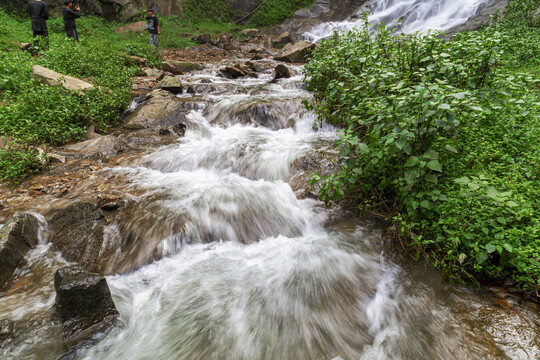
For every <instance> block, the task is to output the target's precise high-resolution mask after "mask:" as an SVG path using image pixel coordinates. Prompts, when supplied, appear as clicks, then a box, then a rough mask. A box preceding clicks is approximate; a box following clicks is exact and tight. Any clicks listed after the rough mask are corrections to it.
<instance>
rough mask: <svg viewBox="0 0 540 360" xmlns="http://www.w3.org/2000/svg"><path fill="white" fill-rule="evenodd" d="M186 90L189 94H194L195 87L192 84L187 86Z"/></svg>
mask: <svg viewBox="0 0 540 360" xmlns="http://www.w3.org/2000/svg"><path fill="white" fill-rule="evenodd" d="M186 92H187V93H188V94H191V95H195V89H194V88H193V87H192V86H188V88H187V90H186Z"/></svg>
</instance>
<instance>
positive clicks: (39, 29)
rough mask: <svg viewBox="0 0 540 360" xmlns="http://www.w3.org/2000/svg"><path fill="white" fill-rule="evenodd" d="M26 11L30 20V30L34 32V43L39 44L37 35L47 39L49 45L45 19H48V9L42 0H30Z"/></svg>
mask: <svg viewBox="0 0 540 360" xmlns="http://www.w3.org/2000/svg"><path fill="white" fill-rule="evenodd" d="M28 13H29V14H30V19H31V20H32V32H33V33H34V39H35V40H34V45H38V44H39V40H38V39H36V38H37V37H38V36H42V37H44V38H45V39H46V40H47V46H48V45H49V31H48V30H47V20H48V19H49V9H48V8H47V4H45V3H44V2H43V0H30V2H29V3H28Z"/></svg>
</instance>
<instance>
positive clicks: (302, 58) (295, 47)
mask: <svg viewBox="0 0 540 360" xmlns="http://www.w3.org/2000/svg"><path fill="white" fill-rule="evenodd" d="M313 49H315V44H312V43H310V42H307V41H299V42H297V43H296V44H287V45H285V47H284V48H283V51H282V52H281V53H280V54H279V55H278V56H276V57H275V60H277V61H284V62H289V63H305V62H307V60H308V59H309V58H310V57H311V52H312V51H313Z"/></svg>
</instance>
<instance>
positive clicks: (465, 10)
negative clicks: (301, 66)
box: [304, 0, 492, 42]
mask: <svg viewBox="0 0 540 360" xmlns="http://www.w3.org/2000/svg"><path fill="white" fill-rule="evenodd" d="M491 1H492V0H370V1H368V2H367V3H366V4H365V5H364V6H362V7H360V8H359V9H357V10H356V11H355V14H354V16H353V17H354V18H349V19H347V20H344V21H341V22H326V23H323V24H320V25H317V26H315V27H314V28H313V29H311V30H309V31H308V32H306V33H305V34H304V38H305V39H306V40H309V41H311V42H317V41H319V40H321V39H324V38H326V37H328V36H330V35H331V34H332V33H333V32H334V31H335V30H338V31H342V32H348V31H351V30H352V29H354V28H360V27H362V26H363V20H362V19H358V17H359V16H360V15H361V14H362V12H364V11H367V12H368V13H369V14H370V16H369V18H368V21H369V24H371V25H377V24H380V23H385V24H387V25H390V23H392V22H393V21H395V20H401V27H400V31H401V32H404V33H406V34H410V33H414V32H417V31H420V32H425V31H428V30H441V31H445V30H449V29H451V28H453V27H455V26H458V25H461V24H463V23H464V22H465V21H467V19H469V18H470V17H471V16H473V15H475V14H476V13H477V12H478V11H479V10H480V9H482V7H484V6H486V5H488V4H489V3H490V2H491Z"/></svg>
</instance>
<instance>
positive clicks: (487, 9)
mask: <svg viewBox="0 0 540 360" xmlns="http://www.w3.org/2000/svg"><path fill="white" fill-rule="evenodd" d="M508 2H509V0H493V1H491V2H485V3H484V4H483V5H481V7H480V9H479V11H478V12H477V13H476V14H475V15H474V16H471V17H470V18H469V19H467V21H466V22H465V23H463V24H462V25H458V26H456V27H454V28H452V29H450V30H448V31H447V32H446V36H447V37H449V36H452V35H454V34H457V33H459V32H464V31H476V30H480V29H481V28H483V27H485V26H486V25H488V24H490V23H491V22H492V16H493V15H494V14H495V13H497V12H500V13H501V14H502V13H503V12H504V9H505V8H506V5H507V4H508Z"/></svg>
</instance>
